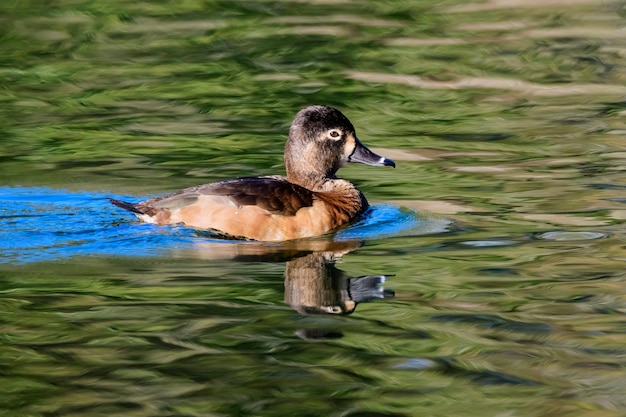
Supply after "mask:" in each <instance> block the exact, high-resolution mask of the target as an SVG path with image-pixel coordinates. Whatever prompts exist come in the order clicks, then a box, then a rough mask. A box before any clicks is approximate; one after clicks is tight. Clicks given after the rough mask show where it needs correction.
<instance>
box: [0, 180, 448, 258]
mask: <svg viewBox="0 0 626 417" xmlns="http://www.w3.org/2000/svg"><path fill="white" fill-rule="evenodd" d="M108 197H115V198H120V199H126V200H130V201H133V200H136V198H134V197H130V198H129V197H128V196H112V195H103V194H99V193H87V192H84V193H75V192H74V193H72V192H66V191H63V190H54V189H49V188H23V187H2V188H0V216H1V217H2V220H3V221H2V223H1V225H2V226H0V262H3V263H6V262H9V263H23V262H34V261H45V260H55V259H62V258H67V257H70V256H75V255H81V256H89V255H120V256H154V255H159V254H163V253H164V252H165V251H168V250H173V249H186V248H189V249H191V248H193V247H197V246H198V243H206V242H212V243H221V244H224V245H227V244H233V243H240V242H236V241H226V240H219V239H211V238H210V237H207V236H206V235H203V236H198V234H197V232H196V231H195V230H193V229H188V228H185V227H159V226H154V225H149V224H141V223H139V222H138V221H136V220H135V219H134V217H133V216H132V215H129V214H128V213H124V212H121V211H120V210H119V209H117V208H115V207H113V206H112V205H111V204H110V203H109V202H108V200H107V198H108ZM448 225H449V221H445V220H441V219H432V218H428V217H421V216H419V215H417V213H415V212H413V211H410V210H406V209H400V208H398V207H394V206H392V205H388V204H376V205H373V206H372V207H370V209H369V210H368V211H367V213H366V215H365V216H364V217H363V219H362V220H360V221H359V222H357V223H355V224H354V225H352V226H350V227H348V228H345V229H342V230H340V231H339V232H338V233H336V235H335V240H336V241H347V240H364V239H376V238H382V237H393V236H409V235H423V234H429V233H438V232H442V231H445V230H446V227H447V226H448ZM274 246H275V245H274Z"/></svg>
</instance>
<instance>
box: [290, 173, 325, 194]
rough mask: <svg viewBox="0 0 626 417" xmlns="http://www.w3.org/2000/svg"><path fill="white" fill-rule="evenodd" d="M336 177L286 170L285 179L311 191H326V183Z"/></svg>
mask: <svg viewBox="0 0 626 417" xmlns="http://www.w3.org/2000/svg"><path fill="white" fill-rule="evenodd" d="M334 179H336V177H335V176H332V177H328V176H326V175H325V174H323V173H311V172H307V173H306V174H304V173H300V172H293V171H289V170H288V171H287V180H288V181H289V182H291V183H294V184H298V185H300V186H302V187H304V188H307V189H309V190H311V191H326V190H327V188H328V185H329V184H328V183H329V182H331V181H333V180H334Z"/></svg>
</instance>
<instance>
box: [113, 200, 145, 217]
mask: <svg viewBox="0 0 626 417" xmlns="http://www.w3.org/2000/svg"><path fill="white" fill-rule="evenodd" d="M108 200H109V201H110V202H111V204H113V205H115V206H118V207H119V208H122V209H124V210H127V211H130V212H133V213H136V214H146V213H145V212H144V211H142V210H141V206H140V205H139V204H134V203H128V202H126V201H121V200H116V199H114V198H109V199H108Z"/></svg>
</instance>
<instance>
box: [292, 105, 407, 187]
mask: <svg viewBox="0 0 626 417" xmlns="http://www.w3.org/2000/svg"><path fill="white" fill-rule="evenodd" d="M348 162H357V163H361V164H367V165H374V166H392V167H394V168H395V166H396V164H395V163H394V162H393V161H392V160H390V159H387V158H384V157H382V156H380V155H377V154H375V153H374V152H372V151H371V150H369V149H368V148H367V147H366V146H365V145H363V144H362V143H361V142H360V141H359V139H358V137H357V136H356V132H355V130H354V126H353V125H352V123H350V120H348V118H347V117H346V116H344V115H343V114H342V113H341V112H340V111H339V110H337V109H335V108H332V107H328V106H319V105H318V106H310V107H307V108H305V109H302V110H300V111H299V112H298V114H297V115H296V118H295V119H294V121H293V123H292V124H291V128H290V130H289V139H288V140H287V144H286V145H285V168H286V170H287V179H288V180H289V181H291V182H294V183H296V184H300V185H302V186H304V187H311V186H312V185H314V184H317V183H319V182H320V181H325V180H327V179H332V178H336V177H335V174H336V172H337V170H338V169H339V168H341V167H342V166H344V165H346V164H347V163H348Z"/></svg>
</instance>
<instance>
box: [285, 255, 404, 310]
mask: <svg viewBox="0 0 626 417" xmlns="http://www.w3.org/2000/svg"><path fill="white" fill-rule="evenodd" d="M385 278H386V276H385V275H367V276H362V277H356V278H355V277H349V276H347V275H346V274H345V273H344V272H343V271H341V270H339V269H337V267H336V266H335V253H333V252H315V253H311V254H309V255H306V256H303V257H301V258H295V259H292V260H291V261H289V262H287V266H286V268H285V303H287V304H289V305H290V306H291V307H292V308H293V309H294V310H296V311H297V312H299V313H301V314H350V313H352V312H354V310H355V309H356V306H357V305H358V304H359V303H363V302H367V301H371V300H375V299H381V298H390V297H393V295H394V294H393V291H390V290H384V289H383V287H382V284H383V283H384V282H385Z"/></svg>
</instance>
